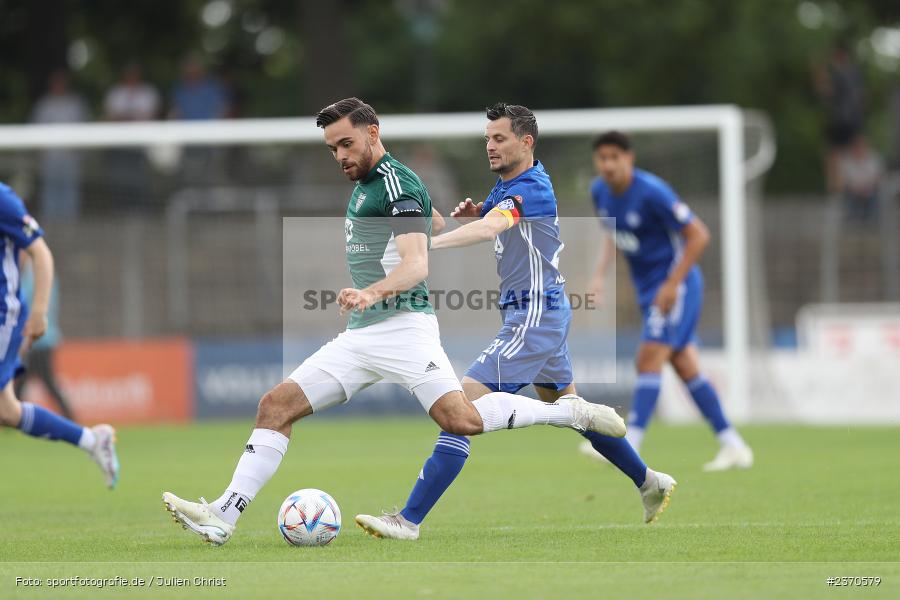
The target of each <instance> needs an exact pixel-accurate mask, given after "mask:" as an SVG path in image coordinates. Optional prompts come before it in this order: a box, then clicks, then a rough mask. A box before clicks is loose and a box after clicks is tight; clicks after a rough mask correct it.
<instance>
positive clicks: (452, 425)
mask: <svg viewBox="0 0 900 600" xmlns="http://www.w3.org/2000/svg"><path fill="white" fill-rule="evenodd" d="M438 425H440V423H438ZM441 429H443V430H444V431H446V432H447V433H452V434H453V435H478V434H479V433H481V431H482V429H483V426H482V424H481V421H480V420H479V421H478V422H477V423H475V422H474V421H472V420H471V419H451V420H449V421H448V422H447V423H446V424H444V425H441Z"/></svg>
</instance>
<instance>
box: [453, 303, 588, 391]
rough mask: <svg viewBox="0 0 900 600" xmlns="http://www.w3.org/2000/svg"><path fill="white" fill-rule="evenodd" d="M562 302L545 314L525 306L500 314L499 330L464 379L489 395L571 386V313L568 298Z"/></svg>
mask: <svg viewBox="0 0 900 600" xmlns="http://www.w3.org/2000/svg"><path fill="white" fill-rule="evenodd" d="M563 298H564V301H563V302H562V305H558V304H559V300H558V299H557V301H556V303H557V304H556V305H551V307H548V309H547V310H541V311H535V310H533V309H532V310H530V309H529V308H530V307H528V306H525V307H523V308H521V309H515V310H514V309H507V310H504V311H503V327H501V328H500V331H499V332H498V333H497V337H495V338H494V341H493V342H491V344H490V345H489V346H488V347H487V348H485V349H484V350H482V352H481V354H480V355H479V356H478V358H476V359H475V362H473V363H472V365H471V366H470V367H469V369H468V370H467V371H466V376H467V377H471V378H472V379H474V380H475V381H477V382H479V383H481V384H483V385H484V386H486V387H488V388H489V389H491V390H492V391H495V392H509V393H511V394H514V393H516V392H518V391H519V390H520V389H522V388H523V387H525V386H527V385H531V384H534V385H536V386H540V387H545V388H548V389H552V390H556V391H559V390H562V389H564V388H565V387H567V386H568V385H569V384H571V383H572V381H573V380H574V377H573V375H572V361H571V360H569V347H568V345H567V344H566V337H567V336H568V334H569V324H570V323H571V321H572V309H571V307H570V306H569V301H568V298H566V297H565V296H563ZM545 305H546V304H545ZM536 312H540V314H539V315H536V314H535V313H536Z"/></svg>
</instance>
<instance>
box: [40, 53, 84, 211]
mask: <svg viewBox="0 0 900 600" xmlns="http://www.w3.org/2000/svg"><path fill="white" fill-rule="evenodd" d="M89 118H90V114H89V113H88V109H87V105H86V104H85V102H84V100H83V99H82V98H81V96H79V95H78V94H77V93H76V92H74V91H73V90H72V89H71V83H70V80H69V74H68V73H67V72H66V71H64V70H56V71H54V72H53V73H51V74H50V79H49V83H48V90H47V93H46V94H44V95H43V96H42V97H41V98H40V99H39V100H38V101H37V103H36V104H35V106H34V109H33V110H32V113H31V121H32V122H33V123H79V122H82V121H87V120H88V119H89ZM80 185H81V159H80V155H79V154H78V152H77V151H75V150H69V149H65V148H54V149H50V150H46V151H45V152H44V153H43V156H42V157H41V193H40V198H41V201H40V213H41V216H42V217H45V218H48V219H51V220H52V219H73V218H75V217H77V216H78V212H79V209H80V205H81V198H80V190H79V186H80Z"/></svg>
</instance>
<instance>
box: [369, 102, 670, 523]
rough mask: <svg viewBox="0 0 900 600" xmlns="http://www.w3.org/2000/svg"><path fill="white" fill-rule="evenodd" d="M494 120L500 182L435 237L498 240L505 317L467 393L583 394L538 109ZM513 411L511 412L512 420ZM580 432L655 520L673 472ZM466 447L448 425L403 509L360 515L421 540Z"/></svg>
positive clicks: (492, 148) (500, 108)
mask: <svg viewBox="0 0 900 600" xmlns="http://www.w3.org/2000/svg"><path fill="white" fill-rule="evenodd" d="M487 118H488V123H487V126H486V130H485V143H486V149H487V155H488V162H489V164H490V169H491V171H493V172H495V173H497V174H498V175H499V179H498V180H497V184H496V185H495V186H494V189H492V190H491V192H490V194H488V196H487V198H486V199H485V201H484V202H481V203H479V204H475V203H474V202H472V200H471V199H467V200H466V201H465V202H462V203H460V204H459V206H458V207H457V208H456V209H455V210H454V211H453V213H452V215H451V216H453V217H455V218H456V219H457V220H458V221H461V222H463V223H465V224H464V225H463V226H462V227H459V228H457V229H455V230H454V231H451V232H448V233H445V234H442V235H439V236H437V237H435V238H433V239H432V242H431V248H432V249H433V250H436V249H442V248H453V247H461V246H469V245H472V244H477V243H480V242H486V241H493V242H494V251H495V255H496V259H497V273H498V275H499V276H500V306H501V313H502V318H503V324H502V327H501V328H500V331H499V333H498V334H497V335H496V337H495V338H494V340H493V341H492V342H491V343H490V344H489V345H488V346H487V348H485V349H484V350H483V351H482V353H481V354H480V355H479V356H478V358H476V359H475V361H474V362H473V363H472V365H471V366H470V367H469V369H468V371H467V372H466V374H465V376H464V377H463V379H462V385H463V391H464V392H465V394H466V396H467V397H468V398H469V399H470V400H472V401H474V400H476V399H477V398H480V397H482V396H484V395H485V394H489V393H491V392H498V391H499V392H507V393H513V394H514V393H517V392H518V391H519V390H521V389H522V388H523V387H525V386H527V385H530V384H534V387H535V390H536V391H537V393H538V396H539V397H540V398H541V400H543V401H545V402H550V403H552V402H555V401H556V400H558V399H560V398H562V397H564V396H566V395H569V394H575V393H576V390H575V383H574V378H573V374H572V363H571V361H570V359H569V351H568V347H567V345H566V338H567V336H568V332H569V324H570V321H571V318H572V310H571V306H570V304H569V300H568V297H567V296H566V294H565V278H564V277H563V276H562V274H561V273H560V272H559V258H560V253H561V251H562V248H563V244H562V242H561V241H560V237H559V219H558V216H557V210H556V196H555V193H554V191H553V185H552V183H551V182H550V176H549V175H548V174H547V171H546V170H545V169H544V165H543V164H541V162H540V161H537V160H535V159H534V145H535V141H536V140H537V136H538V130H537V120H536V119H535V117H534V114H533V113H532V112H531V111H530V110H528V109H527V108H525V107H524V106H517V105H509V104H503V103H500V104H497V105H495V106H493V107H491V108H489V109H488V110H487ZM515 419H517V415H516V414H513V415H512V416H511V417H510V424H509V427H510V428H512V427H513V426H514V420H515ZM582 435H584V437H585V438H587V441H588V443H589V444H591V445H592V448H595V449H596V450H597V451H598V452H601V453H602V454H603V455H604V456H605V457H607V459H608V460H609V461H610V462H612V463H613V464H615V465H616V466H617V467H618V468H619V469H620V470H621V471H622V472H623V473H625V474H626V475H627V476H629V477H630V478H631V479H632V481H633V482H634V484H635V486H637V488H638V490H639V491H640V494H641V498H642V501H643V504H644V518H645V521H646V522H648V523H649V522H652V521H654V520H655V519H656V518H657V517H658V515H659V514H660V513H661V512H662V511H663V510H664V509H665V507H666V505H667V504H668V501H669V497H670V495H671V493H672V491H673V490H674V488H675V485H676V482H675V480H674V479H673V478H672V477H670V476H669V475H666V474H665V473H657V472H655V471H653V470H651V469H648V468H647V465H646V464H644V462H643V461H642V460H641V458H640V456H638V454H637V453H636V452H635V451H634V449H633V448H632V447H631V446H630V445H629V444H628V443H627V442H626V441H625V440H624V439H622V438H613V437H609V436H605V435H601V434H597V433H594V432H586V433H584V434H582ZM468 455H469V440H468V439H467V438H466V437H464V436H454V435H451V434H448V433H444V432H442V433H441V434H440V436H439V437H438V441H437V443H436V445H435V448H434V452H433V454H432V455H431V457H430V458H429V459H428V460H427V461H426V462H425V465H424V467H423V468H422V471H421V473H420V475H419V478H418V480H417V481H416V483H415V486H414V488H413V490H412V493H411V494H410V496H409V499H408V500H407V502H406V506H405V507H404V508H403V510H402V511H400V512H399V513H397V514H389V515H383V516H378V517H373V516H370V515H357V517H356V521H357V523H358V524H359V525H360V526H361V527H362V528H363V529H365V530H366V531H368V532H369V533H371V534H373V535H376V536H378V537H386V538H394V539H417V538H418V536H419V524H420V523H421V522H422V521H423V519H424V518H425V516H426V515H427V514H428V512H429V511H430V510H431V508H432V507H433V506H434V505H435V503H436V502H437V501H438V499H439V498H440V497H441V495H442V494H443V493H444V491H445V490H446V489H447V488H448V487H449V486H450V484H451V483H452V482H453V480H454V479H455V478H456V476H457V475H458V474H459V472H460V470H461V469H462V467H463V464H464V463H465V460H466V458H467V457H468Z"/></svg>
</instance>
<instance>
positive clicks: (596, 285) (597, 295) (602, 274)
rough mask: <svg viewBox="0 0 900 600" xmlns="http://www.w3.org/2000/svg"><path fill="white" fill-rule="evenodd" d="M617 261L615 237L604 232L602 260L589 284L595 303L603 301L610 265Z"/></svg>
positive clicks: (601, 246) (601, 249) (589, 290)
mask: <svg viewBox="0 0 900 600" xmlns="http://www.w3.org/2000/svg"><path fill="white" fill-rule="evenodd" d="M615 259H616V244H615V241H613V235H612V233H610V232H609V231H607V230H605V229H604V231H603V241H602V242H601V245H600V260H599V261H598V262H597V268H596V269H595V270H594V276H593V277H592V278H591V282H590V283H589V284H588V290H587V292H588V294H591V295H592V296H593V298H594V302H595V303H598V304H599V303H600V302H602V300H603V285H604V281H605V280H606V273H607V272H608V271H609V267H610V265H612V263H613V261H614V260H615Z"/></svg>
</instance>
